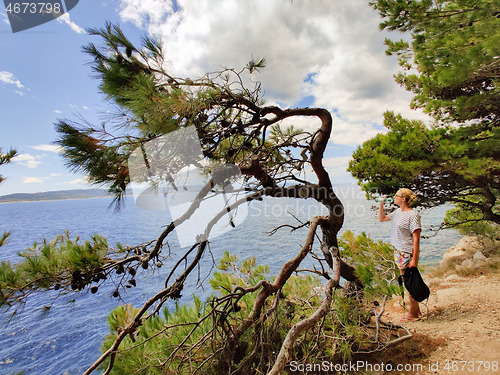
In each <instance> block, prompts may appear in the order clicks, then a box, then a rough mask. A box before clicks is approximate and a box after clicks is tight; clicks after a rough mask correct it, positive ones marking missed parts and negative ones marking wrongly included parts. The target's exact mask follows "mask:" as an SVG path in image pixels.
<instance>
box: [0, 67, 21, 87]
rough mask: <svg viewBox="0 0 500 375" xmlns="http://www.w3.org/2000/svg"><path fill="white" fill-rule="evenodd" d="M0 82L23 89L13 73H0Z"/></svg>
mask: <svg viewBox="0 0 500 375" xmlns="http://www.w3.org/2000/svg"><path fill="white" fill-rule="evenodd" d="M0 81H1V82H4V83H7V84H9V85H15V86H16V87H17V88H18V89H22V88H24V86H23V85H22V84H21V81H19V80H18V79H17V78H16V77H15V76H14V73H11V72H7V71H5V70H4V71H1V72H0Z"/></svg>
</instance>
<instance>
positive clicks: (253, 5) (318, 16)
mask: <svg viewBox="0 0 500 375" xmlns="http://www.w3.org/2000/svg"><path fill="white" fill-rule="evenodd" d="M120 16H121V18H122V20H124V21H130V22H133V23H134V24H136V25H137V26H139V27H142V28H144V29H145V30H146V31H147V32H148V33H149V34H151V35H159V36H161V38H162V40H163V42H164V47H165V52H166V61H167V62H168V67H169V69H171V70H172V71H173V72H174V73H175V74H179V75H180V74H188V75H202V74H204V73H206V72H210V71H215V70H218V69H220V68H221V67H231V68H237V69H238V68H241V67H243V66H244V65H245V64H246V63H247V62H248V61H249V60H250V59H251V58H252V57H253V58H260V57H265V58H266V61H267V67H266V68H265V69H263V70H262V72H261V74H258V75H255V76H254V77H253V79H256V80H257V79H258V80H260V81H261V82H262V88H263V90H264V92H265V98H266V100H267V102H268V103H269V104H274V103H281V104H283V105H285V106H291V105H296V104H297V103H298V104H299V105H300V101H301V99H302V98H303V97H304V96H307V95H310V96H313V97H314V100H313V103H312V105H313V106H320V107H324V108H327V109H329V110H330V111H331V112H332V114H333V115H334V129H333V133H332V142H334V143H338V144H343V145H356V144H360V143H362V142H363V141H365V140H366V139H368V138H370V137H372V136H373V135H375V134H376V133H377V132H380V129H381V127H380V125H381V124H382V118H383V116H382V114H383V112H384V111H385V110H387V109H390V110H394V111H397V112H401V113H403V115H405V116H408V117H411V118H421V119H425V118H426V117H425V116H424V115H423V114H421V113H417V112H414V111H411V110H410V108H409V101H410V99H411V96H410V94H409V93H407V92H406V91H405V90H404V89H403V88H401V87H399V86H398V85H397V84H396V83H395V82H394V78H393V75H394V74H395V73H396V72H397V71H398V69H399V68H398V64H397V61H396V59H394V58H391V57H388V56H386V55H385V46H384V39H385V38H386V37H387V34H386V33H383V32H381V31H379V27H378V24H379V23H380V18H379V17H378V14H377V12H376V11H375V10H373V9H372V8H370V7H369V6H368V4H367V2H366V1H364V0H352V1H349V2H338V1H306V0H294V1H293V2H288V1H283V0H253V1H240V2H236V1H233V0H198V1H189V0H178V1H176V2H174V1H156V0H122V1H121V6H120ZM395 38H399V36H398V35H396V36H395ZM298 122H301V120H299V121H298ZM310 124H313V122H306V121H304V124H303V125H304V126H305V127H306V128H307V126H312V125H310ZM314 126H317V123H315V124H314ZM311 129H312V128H311Z"/></svg>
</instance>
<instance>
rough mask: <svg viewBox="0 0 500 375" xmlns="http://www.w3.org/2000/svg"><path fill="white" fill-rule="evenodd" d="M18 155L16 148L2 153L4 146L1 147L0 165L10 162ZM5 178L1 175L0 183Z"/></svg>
mask: <svg viewBox="0 0 500 375" xmlns="http://www.w3.org/2000/svg"><path fill="white" fill-rule="evenodd" d="M16 155H17V151H16V150H13V149H11V150H9V152H6V153H2V148H1V147H0V165H3V164H7V163H10V161H11V160H12V158H13V157H14V156H16ZM4 180H5V177H3V176H1V175H0V183H1V182H2V181H4Z"/></svg>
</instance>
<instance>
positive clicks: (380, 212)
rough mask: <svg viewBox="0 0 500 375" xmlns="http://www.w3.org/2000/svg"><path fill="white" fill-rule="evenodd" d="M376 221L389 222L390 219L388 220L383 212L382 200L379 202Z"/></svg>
mask: <svg viewBox="0 0 500 375" xmlns="http://www.w3.org/2000/svg"><path fill="white" fill-rule="evenodd" d="M378 220H379V221H380V222H382V221H390V220H391V219H390V218H389V216H387V215H386V214H385V212H384V200H383V199H382V200H381V201H380V205H379V207H378Z"/></svg>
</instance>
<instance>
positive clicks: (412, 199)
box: [399, 188, 417, 206]
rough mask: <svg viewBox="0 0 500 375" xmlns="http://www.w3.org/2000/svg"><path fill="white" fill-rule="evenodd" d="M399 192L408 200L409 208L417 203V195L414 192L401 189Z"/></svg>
mask: <svg viewBox="0 0 500 375" xmlns="http://www.w3.org/2000/svg"><path fill="white" fill-rule="evenodd" d="M399 192H400V193H401V195H402V196H403V198H404V199H405V200H406V203H408V206H411V205H413V204H414V203H415V202H416V201H417V194H415V193H414V192H413V191H411V190H410V189H405V188H403V189H399Z"/></svg>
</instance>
